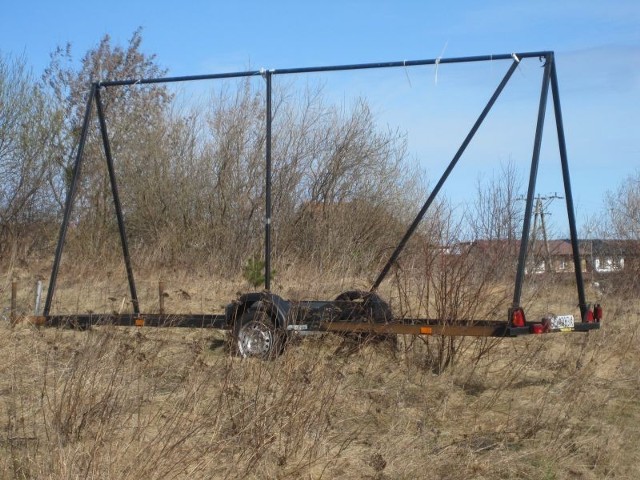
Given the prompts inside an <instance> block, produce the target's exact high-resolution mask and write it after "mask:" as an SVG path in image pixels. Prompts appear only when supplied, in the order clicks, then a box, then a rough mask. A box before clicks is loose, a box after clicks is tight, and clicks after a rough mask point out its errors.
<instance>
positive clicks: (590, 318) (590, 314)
mask: <svg viewBox="0 0 640 480" xmlns="http://www.w3.org/2000/svg"><path fill="white" fill-rule="evenodd" d="M584 321H585V322H587V323H593V310H591V309H589V310H587V315H586V316H585V319H584Z"/></svg>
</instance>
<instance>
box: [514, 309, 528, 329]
mask: <svg viewBox="0 0 640 480" xmlns="http://www.w3.org/2000/svg"><path fill="white" fill-rule="evenodd" d="M525 323H526V319H525V317H524V310H523V309H522V308H521V307H518V308H514V309H513V310H512V311H511V326H512V327H524V325H525Z"/></svg>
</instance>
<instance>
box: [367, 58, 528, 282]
mask: <svg viewBox="0 0 640 480" xmlns="http://www.w3.org/2000/svg"><path fill="white" fill-rule="evenodd" d="M518 63H519V60H518V61H514V62H513V63H512V64H511V67H510V68H509V70H508V71H507V73H506V74H505V76H504V78H503V79H502V81H501V82H500V84H499V85H498V88H496V91H495V92H494V93H493V95H492V96H491V98H490V99H489V102H488V103H487V105H486V106H485V107H484V110H482V113H481V114H480V116H479V117H478V119H477V120H476V123H474V125H473V127H472V128H471V130H470V131H469V133H468V134H467V136H466V138H465V139H464V141H463V142H462V145H460V148H458V151H457V152H456V154H455V156H454V157H453V159H452V160H451V163H449V166H448V167H447V169H446V170H445V171H444V173H443V174H442V177H440V180H439V181H438V183H437V184H436V186H435V187H434V188H433V190H432V191H431V194H430V195H429V198H427V201H426V202H425V204H424V205H423V206H422V209H420V212H418V215H417V216H416V218H415V219H414V220H413V223H412V224H411V226H410V227H409V229H408V230H407V232H406V233H405V234H404V237H402V240H400V243H399V244H398V246H397V247H396V249H395V250H394V252H393V253H392V254H391V257H390V258H389V260H388V261H387V263H386V265H385V266H384V268H383V269H382V271H381V272H380V274H379V275H378V278H377V279H376V281H375V282H374V284H373V286H372V287H371V291H372V292H373V291H375V290H376V289H377V288H378V287H379V286H380V284H381V283H382V281H383V280H384V279H385V277H386V276H387V274H388V273H389V270H390V269H391V266H392V265H393V264H394V263H395V262H396V260H397V259H398V257H399V256H400V253H401V252H402V250H403V249H404V247H405V245H406V244H407V242H408V241H409V239H410V238H411V236H412V235H413V233H414V232H415V231H416V229H417V228H418V225H419V224H420V222H421V221H422V218H423V217H424V215H425V213H427V210H428V209H429V207H430V206H431V204H432V203H433V200H434V199H435V198H436V195H438V192H439V191H440V189H441V188H442V186H443V185H444V182H445V181H446V180H447V178H448V177H449V174H450V173H451V171H452V170H453V168H454V167H455V166H456V164H457V163H458V160H460V157H461V156H462V154H463V153H464V151H465V150H466V148H467V146H468V145H469V143H470V142H471V140H472V139H473V137H474V135H475V134H476V132H477V131H478V129H479V128H480V125H482V122H483V121H484V119H485V118H486V116H487V114H488V113H489V111H490V110H491V108H492V107H493V104H494V103H495V102H496V100H497V99H498V97H499V96H500V93H502V90H503V89H504V87H505V85H506V84H507V82H508V81H509V79H510V78H511V75H513V72H515V70H516V68H517V67H518Z"/></svg>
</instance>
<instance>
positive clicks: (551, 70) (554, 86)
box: [43, 51, 587, 318]
mask: <svg viewBox="0 0 640 480" xmlns="http://www.w3.org/2000/svg"><path fill="white" fill-rule="evenodd" d="M526 58H544V59H545V60H546V63H545V73H544V76H543V88H542V92H541V99H540V106H539V110H538V122H537V126H536V137H535V141H534V153H533V158H532V168H531V172H530V180H529V191H528V194H527V206H526V210H525V222H524V226H523V235H522V239H521V246H520V254H519V260H518V270H517V273H516V285H515V291H514V297H513V298H514V299H513V305H514V306H517V305H519V302H520V295H521V289H522V283H523V281H524V265H525V262H526V244H527V242H528V237H529V225H527V218H528V219H529V223H530V220H531V218H530V217H531V209H532V203H533V194H534V190H535V180H536V177H537V167H538V163H539V155H540V144H541V139H542V127H543V124H544V113H545V108H546V99H547V94H548V89H549V83H551V90H552V95H553V100H554V108H555V116H556V127H557V131H558V143H559V149H560V157H561V162H562V171H563V181H564V187H565V198H566V199H567V213H568V217H569V227H570V235H571V243H572V248H573V257H574V264H575V271H576V282H577V284H578V296H579V304H580V310H581V314H582V317H583V318H584V315H585V313H586V309H587V304H586V300H585V296H584V285H583V279H582V272H581V269H580V256H579V250H578V240H577V229H576V225H575V214H574V208H573V198H572V195H571V186H570V178H569V170H568V161H567V153H566V144H565V138H564V127H563V124H562V113H561V109H560V98H559V90H558V82H557V74H556V69H555V61H554V54H553V52H551V51H540V52H525V53H512V54H498V55H483V56H471V57H456V58H440V57H438V58H434V59H428V60H409V61H406V60H405V61H395V62H382V63H361V64H346V65H333V66H321V67H304V68H287V69H273V70H252V71H244V72H231V73H221V74H210V75H191V76H178V77H164V78H146V79H145V78H141V79H129V80H114V81H104V82H96V83H93V84H92V85H91V90H90V93H89V98H88V100H87V107H86V111H85V117H84V121H83V127H82V131H81V135H80V142H79V145H78V152H77V155H76V161H75V165H74V170H73V178H72V181H71V185H70V188H69V192H68V194H67V199H66V203H65V211H64V217H63V222H62V225H61V228H60V234H59V238H58V245H57V248H56V254H55V260H54V265H53V268H52V272H51V279H50V282H49V288H48V291H47V299H46V302H45V307H44V311H43V313H44V315H45V316H47V315H49V313H50V309H51V303H52V299H53V293H54V291H55V285H56V280H57V274H58V270H59V265H60V259H61V256H62V250H63V246H64V241H65V238H66V232H67V228H68V224H69V218H70V214H71V210H72V207H73V200H74V197H75V194H76V190H77V181H78V178H79V175H80V171H81V165H82V160H83V153H84V146H85V143H86V138H87V132H88V125H89V120H90V116H91V107H92V102H93V100H94V97H95V98H96V101H97V102H96V103H97V107H98V116H99V120H100V128H101V133H102V136H103V146H104V149H105V156H106V157H107V164H108V167H109V174H110V180H111V186H112V193H113V195H114V203H115V208H116V215H117V216H118V227H119V231H120V236H121V242H122V249H123V255H124V257H125V265H126V268H127V277H128V280H129V287H130V291H131V297H132V303H133V306H134V310H135V312H136V313H138V312H139V304H138V299H137V294H136V289H135V281H134V277H133V271H132V268H131V262H130V257H129V253H128V245H127V238H126V232H125V228H124V220H123V218H122V210H121V206H120V205H119V196H118V192H117V184H116V181H115V173H114V172H113V159H112V157H111V149H110V145H109V140H108V134H107V129H106V122H105V119H104V115H103V112H102V105H101V102H100V94H99V90H100V89H101V88H106V87H116V86H127V85H129V86H133V85H142V84H162V83H174V82H188V81H197V80H215V79H230V78H241V77H252V76H257V75H262V76H263V77H264V78H265V80H266V148H265V164H266V165H265V189H266V191H265V197H266V198H265V288H266V289H267V290H269V289H270V275H271V183H272V181H271V160H272V159H271V141H272V138H271V128H272V119H273V118H272V111H271V100H272V98H271V97H272V76H273V75H287V74H301V73H320V72H335V71H348V70H363V69H377V68H396V67H411V66H424V65H436V66H437V65H439V64H455V63H470V62H484V61H493V60H509V59H513V60H514V62H513V64H512V65H511V68H510V69H509V71H508V72H507V74H506V75H505V77H504V78H503V80H502V82H501V84H500V85H499V86H498V88H497V89H496V92H495V93H494V95H493V97H492V98H491V100H490V101H489V103H488V104H487V106H486V107H485V109H484V110H483V112H482V114H481V115H480V117H479V118H478V120H477V121H476V124H474V126H473V127H472V129H471V131H470V132H469V134H468V135H467V138H465V141H464V142H463V144H462V145H461V147H460V149H459V150H458V153H456V156H454V159H453V160H452V162H451V163H450V165H449V167H448V168H447V170H446V171H445V173H444V174H443V176H442V177H441V179H440V181H439V182H438V184H437V185H436V188H434V191H432V192H431V195H430V197H429V199H428V200H427V203H425V205H424V206H423V208H422V209H421V211H420V213H419V214H418V216H417V217H416V219H415V220H414V222H413V223H412V225H411V227H410V228H409V230H408V231H407V233H406V234H405V236H404V237H403V239H402V240H401V242H400V244H399V245H398V247H396V250H395V251H394V253H393V254H392V257H391V258H390V260H389V261H388V262H387V264H386V265H385V267H384V268H383V270H382V272H381V273H380V275H379V276H378V278H377V279H376V281H375V283H374V285H373V286H372V288H371V290H372V291H373V290H375V289H377V288H378V287H379V285H380V284H381V283H382V281H383V280H384V278H385V276H386V275H387V273H388V271H389V269H390V268H391V266H392V264H393V263H394V262H395V261H396V260H397V257H398V256H399V254H400V252H401V251H402V249H403V248H404V245H405V244H406V242H407V241H408V240H409V238H410V237H411V235H412V234H413V232H414V231H415V229H416V228H417V226H418V224H419V223H420V221H421V220H422V218H423V217H424V215H425V214H426V211H427V210H428V208H429V206H430V205H431V203H432V202H433V199H434V198H435V196H436V194H437V193H438V191H439V190H440V188H441V187H442V185H443V184H444V182H445V181H446V179H447V177H448V175H449V173H450V172H451V170H453V168H454V167H455V165H456V163H457V162H458V160H459V158H460V156H461V155H462V153H463V152H464V150H465V149H466V147H467V145H468V143H469V142H470V141H471V139H472V138H473V136H474V135H475V133H476V131H477V129H478V128H479V126H480V125H481V124H482V122H483V120H484V118H485V117H486V115H487V114H488V112H489V110H490V109H491V107H492V106H493V104H494V103H495V101H496V100H497V97H498V96H499V95H500V93H501V91H502V89H503V88H504V86H505V85H506V83H507V82H508V80H509V79H510V77H511V75H512V73H513V71H514V70H515V68H516V67H517V65H518V63H519V62H520V61H521V60H522V59H526ZM527 213H528V217H527ZM523 245H524V247H523Z"/></svg>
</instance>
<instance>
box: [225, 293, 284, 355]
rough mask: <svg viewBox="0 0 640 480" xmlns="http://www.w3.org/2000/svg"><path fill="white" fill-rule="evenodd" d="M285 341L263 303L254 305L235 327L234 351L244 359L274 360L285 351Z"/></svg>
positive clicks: (238, 320) (282, 333)
mask: <svg viewBox="0 0 640 480" xmlns="http://www.w3.org/2000/svg"><path fill="white" fill-rule="evenodd" d="M285 339H286V335H285V334H284V332H283V331H282V330H281V329H279V328H278V327H277V326H276V324H275V321H274V319H273V318H272V317H271V315H270V314H269V312H268V311H267V310H266V309H265V308H264V307H263V306H262V305H261V302H258V304H257V305H252V306H251V308H249V309H248V310H247V311H246V312H244V313H243V314H242V315H241V316H240V318H238V319H237V320H236V322H235V324H234V326H233V345H234V351H235V353H236V354H237V355H238V356H240V357H243V358H260V359H263V360H271V359H274V358H276V357H277V356H278V355H280V354H281V353H282V351H283V350H284V344H285Z"/></svg>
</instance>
